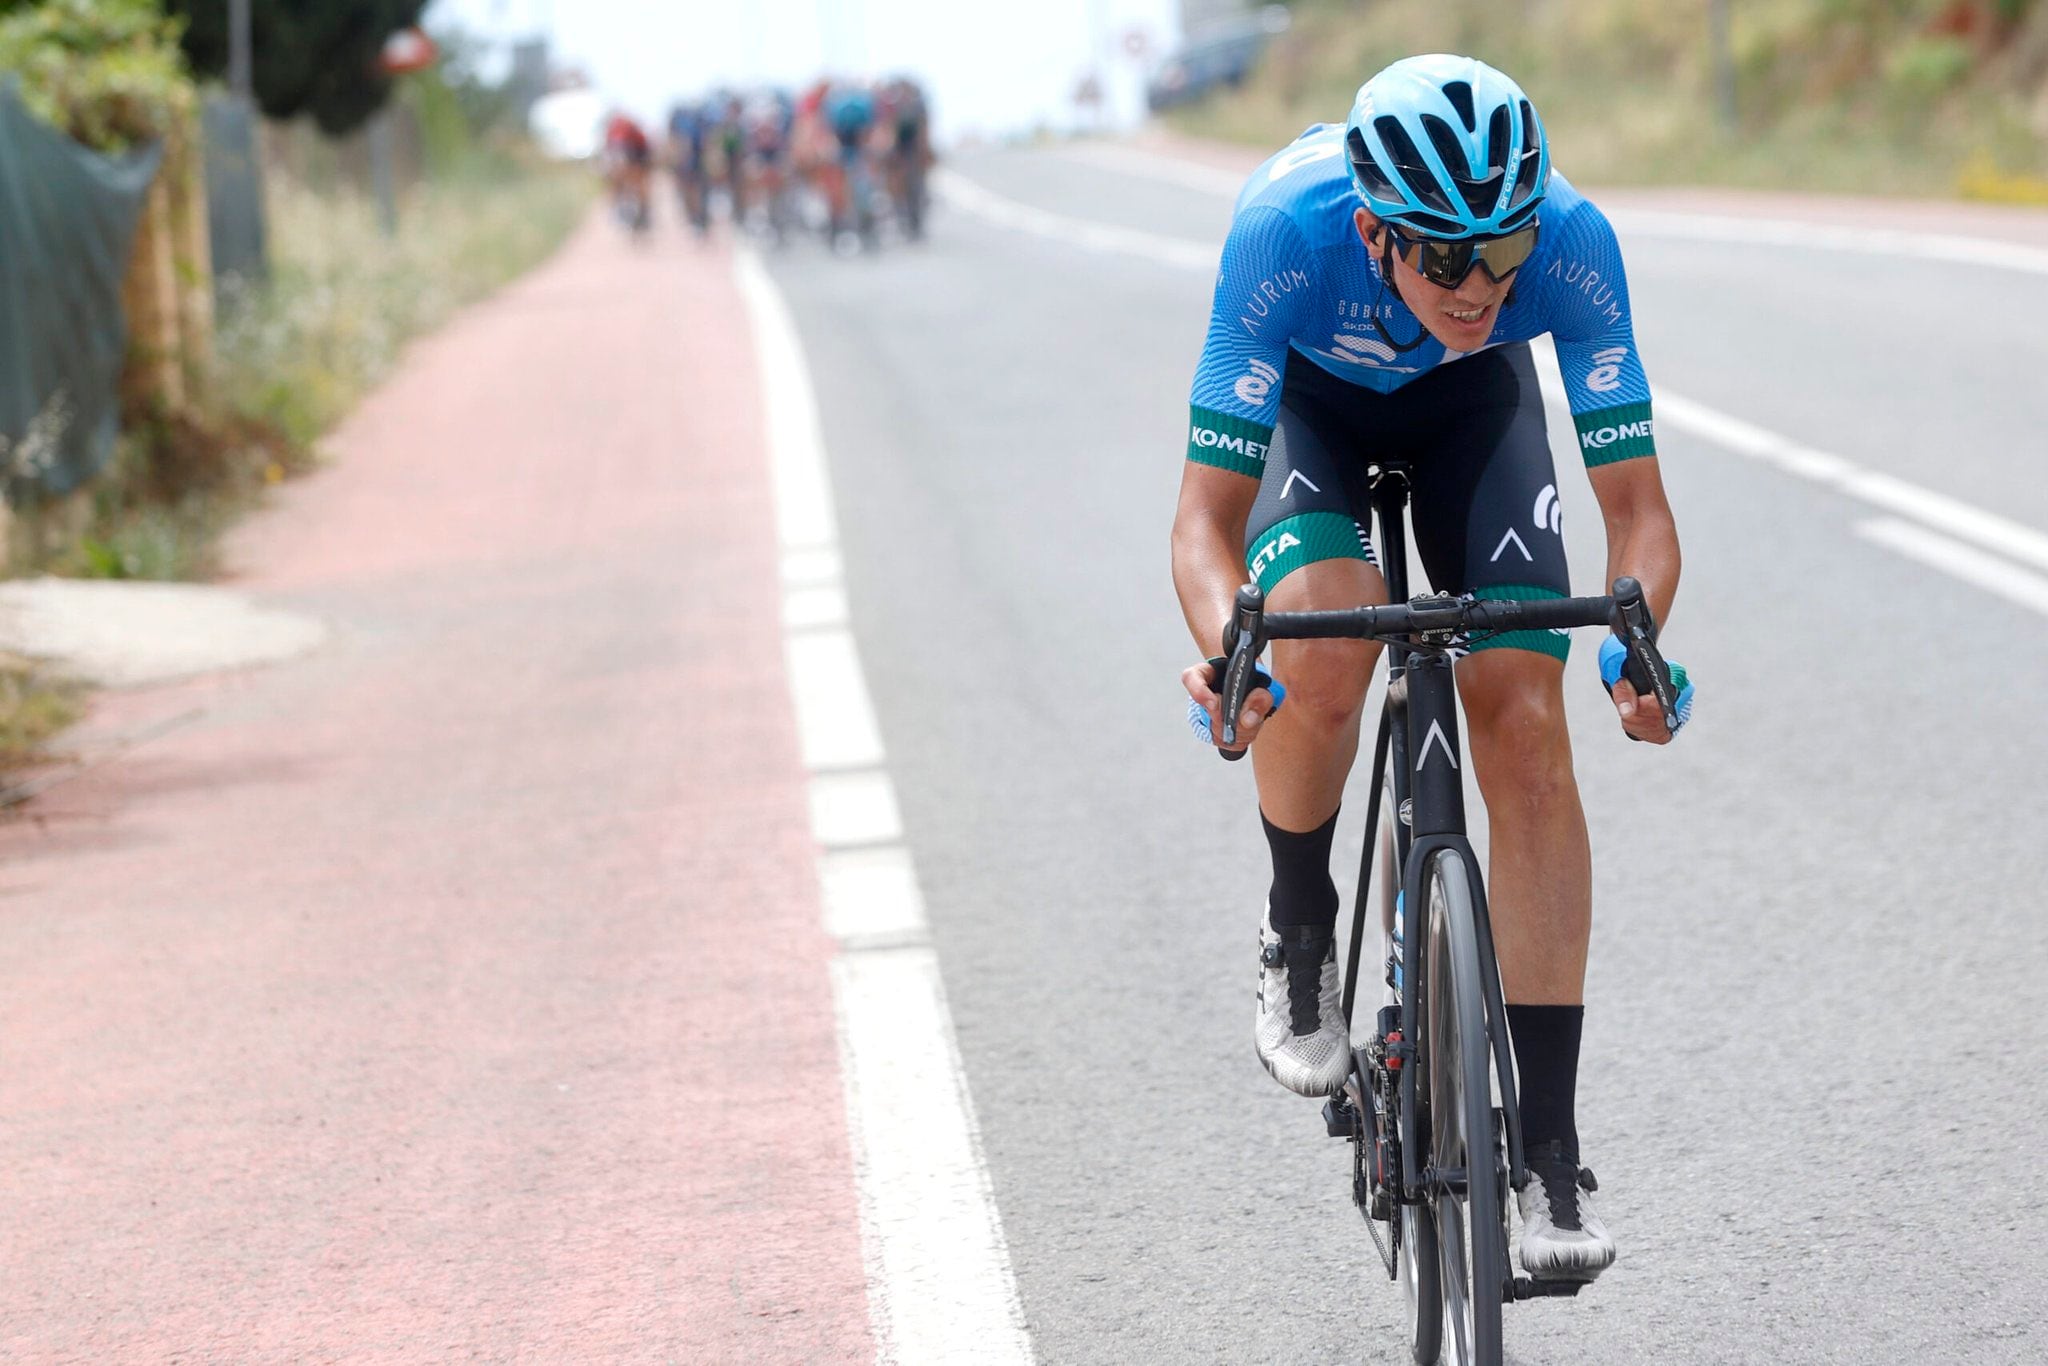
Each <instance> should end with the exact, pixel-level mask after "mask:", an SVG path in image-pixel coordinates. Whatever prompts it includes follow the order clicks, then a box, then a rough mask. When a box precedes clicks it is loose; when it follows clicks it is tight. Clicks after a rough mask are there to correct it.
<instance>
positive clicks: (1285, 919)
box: [1259, 811, 1337, 935]
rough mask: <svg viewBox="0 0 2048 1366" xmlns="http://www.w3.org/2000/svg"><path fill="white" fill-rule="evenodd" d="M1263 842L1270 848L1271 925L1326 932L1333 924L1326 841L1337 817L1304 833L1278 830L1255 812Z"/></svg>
mask: <svg viewBox="0 0 2048 1366" xmlns="http://www.w3.org/2000/svg"><path fill="white" fill-rule="evenodd" d="M1259 824H1261V825H1263V826H1265V827H1266V844H1267V847H1268V848H1270V849H1271V850H1272V851H1273V889H1272V892H1271V898H1272V906H1273V928H1274V929H1276V930H1288V929H1306V930H1309V931H1311V932H1312V933H1315V934H1320V935H1328V934H1330V933H1332V932H1333V931H1334V930H1335V929H1336V927H1337V884H1336V883H1335V882H1333V881H1332V880H1331V879H1330V842H1331V841H1332V840H1333V839H1334V838H1336V834H1337V817H1336V814H1335V813H1334V812H1333V813H1332V814H1331V816H1330V819H1328V820H1326V821H1324V822H1323V823H1322V824H1321V825H1319V826H1317V827H1316V828H1315V829H1313V830H1310V831H1308V832H1307V833H1305V834H1296V833H1295V832H1294V831H1292V830H1282V829H1281V828H1280V827H1279V826H1277V825H1275V824H1273V822H1271V821H1269V820H1267V819H1266V813H1265V812H1263V811H1261V812H1260V813H1259Z"/></svg>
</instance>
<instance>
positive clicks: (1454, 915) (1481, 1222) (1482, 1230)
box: [1410, 849, 1508, 1366]
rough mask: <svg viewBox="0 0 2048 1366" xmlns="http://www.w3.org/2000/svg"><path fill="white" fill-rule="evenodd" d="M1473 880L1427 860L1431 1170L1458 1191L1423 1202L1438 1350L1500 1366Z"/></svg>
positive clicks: (1456, 858) (1496, 1192)
mask: <svg viewBox="0 0 2048 1366" xmlns="http://www.w3.org/2000/svg"><path fill="white" fill-rule="evenodd" d="M1473 881H1474V878H1473V874H1472V871H1471V869H1470V868H1469V866H1468V865H1467V863H1466V861H1465V856H1464V855H1463V853H1461V852H1460V851H1458V850H1455V849H1439V850H1437V851H1436V852H1435V853H1433V854H1432V855H1430V862H1429V867H1428V870H1427V876H1426V877H1425V878H1424V884H1423V885H1424V887H1425V889H1426V892H1427V907H1428V909H1427V938H1426V940H1425V941H1424V942H1425V946H1426V949H1427V952H1426V954H1425V957H1424V962H1423V971H1422V975H1423V976H1424V977H1425V978H1426V985H1425V989H1424V994H1423V997H1422V1001H1421V1005H1422V1007H1423V1014H1422V1029H1423V1037H1424V1040H1425V1041H1426V1043H1425V1047H1424V1049H1423V1054H1422V1058H1421V1062H1422V1066H1423V1075H1424V1076H1426V1077H1427V1078H1428V1084H1429V1098H1430V1107H1429V1145H1430V1146H1429V1154H1430V1165H1431V1166H1432V1167H1433V1168H1435V1169H1436V1170H1438V1171H1447V1170H1453V1169H1463V1170H1464V1171H1465V1173H1466V1178H1465V1180H1464V1181H1463V1183H1462V1190H1460V1189H1455V1188H1454V1187H1453V1185H1452V1184H1451V1183H1449V1182H1440V1183H1438V1184H1437V1187H1436V1189H1435V1190H1434V1191H1433V1192H1432V1194H1431V1200H1430V1208H1431V1211H1432V1216H1433V1218H1432V1221H1433V1222H1434V1224H1435V1226H1436V1241H1437V1263H1438V1269H1439V1285H1440V1288H1441V1292H1442V1298H1443V1317H1444V1345H1445V1346H1446V1347H1447V1348H1448V1349H1449V1354H1450V1357H1451V1360H1452V1361H1453V1362H1454V1363H1456V1366H1499V1363H1500V1360H1501V1304H1502V1294H1503V1290H1504V1287H1505V1285H1506V1280H1505V1277H1506V1274H1507V1265H1508V1262H1507V1255H1508V1254H1507V1224H1506V1222H1505V1217H1504V1211H1503V1209H1502V1200H1501V1194H1500V1180H1499V1168H1500V1154H1499V1148H1498V1142H1499V1140H1498V1136H1497V1131H1496V1128H1495V1125H1494V1119H1493V1112H1494V1107H1493V1089H1492V1087H1493V1051H1492V1048H1491V1045H1490V1042H1489V1040H1488V1036H1487V1026H1486V999H1485V995H1484V993H1483V991H1482V987H1481V981H1480V960H1479V930H1478V917H1477V912H1476V902H1475V899H1474V897H1473V893H1472V887H1473ZM1410 932H1411V933H1413V931H1412V930H1411V931H1410Z"/></svg>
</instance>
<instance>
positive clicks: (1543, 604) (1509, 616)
mask: <svg viewBox="0 0 2048 1366" xmlns="http://www.w3.org/2000/svg"><path fill="white" fill-rule="evenodd" d="M1613 614H1614V602H1613V599H1611V598H1534V599H1531V600H1529V601H1527V602H1513V601H1509V600H1507V599H1503V598H1481V599H1480V600H1479V601H1478V602H1475V603H1473V604H1472V605H1471V607H1469V608H1467V609H1466V612H1465V617H1466V620H1467V622H1468V623H1469V624H1470V629H1472V630H1475V631H1569V630H1571V629H1572V628H1573V627H1576V626H1605V625H1607V623H1608V619H1609V618H1610V617H1612V616H1613Z"/></svg>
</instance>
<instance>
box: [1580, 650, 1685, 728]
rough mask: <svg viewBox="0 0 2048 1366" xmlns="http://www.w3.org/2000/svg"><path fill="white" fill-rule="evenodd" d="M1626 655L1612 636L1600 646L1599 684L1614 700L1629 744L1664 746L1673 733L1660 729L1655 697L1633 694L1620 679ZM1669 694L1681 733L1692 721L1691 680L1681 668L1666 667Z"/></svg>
mask: <svg viewBox="0 0 2048 1366" xmlns="http://www.w3.org/2000/svg"><path fill="white" fill-rule="evenodd" d="M1627 654H1628V647H1627V646H1625V645H1623V644H1622V643H1621V642H1620V641H1619V640H1617V639H1615V638H1614V637H1613V636H1609V637H1607V639H1605V640H1603V641H1601V642H1600V681H1601V682H1602V683H1603V684H1605V685H1606V686H1607V695H1608V696H1609V697H1611V698H1613V699H1614V710H1615V712H1616V713H1617V714H1618V715H1619V716H1620V717H1621V728H1622V729H1623V730H1624V731H1626V732H1628V735H1629V738H1630V739H1632V740H1647V741H1649V742H1650V743H1651V744H1653V745H1668V744H1670V743H1671V739H1672V736H1673V735H1674V734H1676V732H1675V731H1672V730H1669V729H1667V728H1666V727H1665V725H1664V713H1663V712H1662V711H1661V710H1659V709H1658V707H1657V699H1656V698H1655V697H1645V696H1640V695H1638V694H1637V692H1636V690H1635V685H1634V684H1632V683H1630V682H1629V681H1628V679H1627V678H1625V677H1623V676H1622V665H1623V662H1624V660H1625V659H1626V657H1627ZM1666 662H1667V664H1668V665H1669V667H1670V669H1671V691H1672V694H1673V702H1674V704H1675V708H1676V710H1677V712H1678V728H1679V730H1683V729H1685V723H1686V722H1687V721H1689V720H1691V719H1692V698H1693V689H1692V680H1691V679H1690V678H1688V677H1687V676H1686V672H1685V666H1684V665H1683V664H1670V663H1669V661H1666Z"/></svg>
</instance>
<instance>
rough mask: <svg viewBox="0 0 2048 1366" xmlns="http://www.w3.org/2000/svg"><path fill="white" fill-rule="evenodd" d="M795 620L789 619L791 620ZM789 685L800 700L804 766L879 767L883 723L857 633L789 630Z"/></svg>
mask: <svg viewBox="0 0 2048 1366" xmlns="http://www.w3.org/2000/svg"><path fill="white" fill-rule="evenodd" d="M793 625H794V623H785V626H786V627H788V626H793ZM782 648H783V655H784V657H785V658H786V659H787V660H788V661H789V688H790V692H791V693H792V694H793V696H794V699H795V702H796V733H797V740H798V742H799V743H800V744H801V745H802V747H803V756H804V767H805V768H808V769H810V770H811V771H812V772H813V773H816V772H819V771H821V770H828V769H847V768H875V767H877V766H879V765H880V764H881V762H882V729H881V727H880V726H879V725H878V724H876V721H875V708H874V704H873V703H872V702H871V701H869V699H868V683H867V676H866V675H865V674H863V673H862V672H861V667H860V653H859V651H858V650H857V649H856V648H855V647H854V643H853V633H852V632H851V631H848V630H846V629H844V628H843V627H842V628H839V629H836V630H824V631H798V630H790V631H789V632H788V634H787V635H785V636H784V637H783V642H782Z"/></svg>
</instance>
